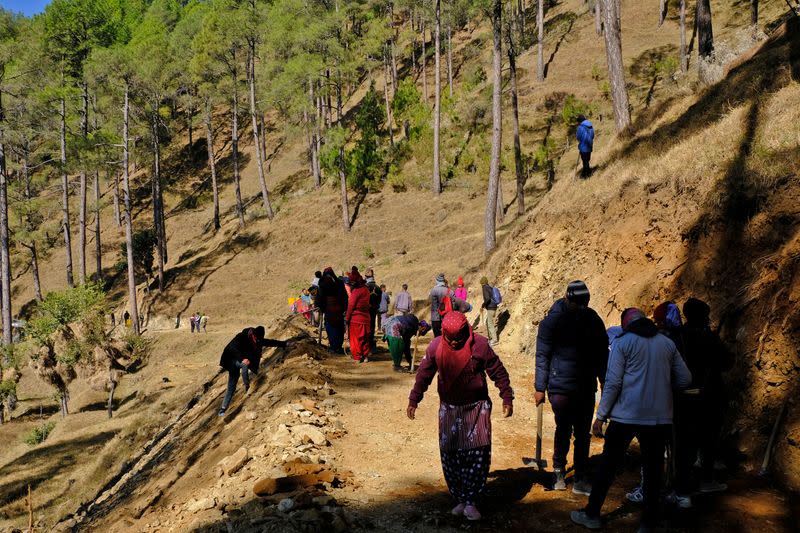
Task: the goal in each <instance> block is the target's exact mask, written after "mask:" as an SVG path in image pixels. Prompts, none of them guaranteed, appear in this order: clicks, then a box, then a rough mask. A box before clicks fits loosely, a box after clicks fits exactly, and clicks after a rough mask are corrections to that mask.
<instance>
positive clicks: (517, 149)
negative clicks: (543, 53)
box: [508, 43, 525, 215]
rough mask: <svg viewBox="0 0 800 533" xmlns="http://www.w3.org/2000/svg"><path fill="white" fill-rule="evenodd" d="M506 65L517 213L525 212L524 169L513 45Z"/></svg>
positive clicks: (515, 60)
mask: <svg viewBox="0 0 800 533" xmlns="http://www.w3.org/2000/svg"><path fill="white" fill-rule="evenodd" d="M508 67H509V73H510V78H511V80H510V81H511V113H512V117H513V121H512V124H513V127H514V169H515V171H516V177H517V213H518V214H519V215H523V214H525V171H524V168H523V164H522V144H521V143H520V139H519V102H518V98H517V58H516V50H515V49H514V48H513V46H511V45H510V43H509V47H508Z"/></svg>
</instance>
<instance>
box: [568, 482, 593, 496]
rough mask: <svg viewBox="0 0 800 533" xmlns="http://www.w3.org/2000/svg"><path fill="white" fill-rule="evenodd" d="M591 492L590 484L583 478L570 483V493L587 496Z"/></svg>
mask: <svg viewBox="0 0 800 533" xmlns="http://www.w3.org/2000/svg"><path fill="white" fill-rule="evenodd" d="M591 493H592V484H591V483H589V482H588V481H586V480H585V479H579V480H578V481H576V482H575V483H574V484H573V485H572V494H580V495H581V496H588V495H589V494H591Z"/></svg>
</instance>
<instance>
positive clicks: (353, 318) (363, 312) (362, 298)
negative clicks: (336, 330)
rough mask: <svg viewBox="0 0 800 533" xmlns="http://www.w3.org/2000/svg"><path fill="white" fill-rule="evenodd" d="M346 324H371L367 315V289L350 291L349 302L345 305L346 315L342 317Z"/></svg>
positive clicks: (362, 287) (363, 287)
mask: <svg viewBox="0 0 800 533" xmlns="http://www.w3.org/2000/svg"><path fill="white" fill-rule="evenodd" d="M344 319H345V320H346V321H347V322H355V323H357V324H371V323H372V320H371V319H370V314H369V289H367V287H365V286H363V285H362V286H361V287H358V288H355V289H352V290H351V291H350V300H349V301H348V303H347V313H346V314H345V316H344Z"/></svg>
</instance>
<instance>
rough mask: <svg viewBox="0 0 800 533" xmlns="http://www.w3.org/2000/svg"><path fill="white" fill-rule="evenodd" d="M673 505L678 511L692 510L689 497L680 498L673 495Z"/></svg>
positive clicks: (678, 495) (677, 495)
mask: <svg viewBox="0 0 800 533" xmlns="http://www.w3.org/2000/svg"><path fill="white" fill-rule="evenodd" d="M675 505H676V506H677V507H678V509H691V508H692V497H691V496H681V495H680V494H676V495H675Z"/></svg>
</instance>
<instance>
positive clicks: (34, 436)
mask: <svg viewBox="0 0 800 533" xmlns="http://www.w3.org/2000/svg"><path fill="white" fill-rule="evenodd" d="M54 427H56V423H55V422H44V423H42V425H40V426H36V427H34V428H33V429H32V430H30V431H29V432H28V434H27V435H25V437H24V438H23V439H22V440H23V441H24V442H25V444H27V445H28V446H36V445H37V444H41V443H43V442H44V441H45V440H47V437H48V436H49V435H50V432H51V431H53V428H54Z"/></svg>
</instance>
